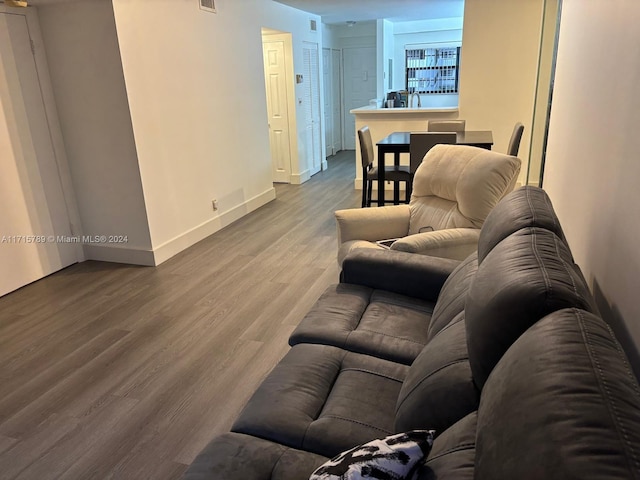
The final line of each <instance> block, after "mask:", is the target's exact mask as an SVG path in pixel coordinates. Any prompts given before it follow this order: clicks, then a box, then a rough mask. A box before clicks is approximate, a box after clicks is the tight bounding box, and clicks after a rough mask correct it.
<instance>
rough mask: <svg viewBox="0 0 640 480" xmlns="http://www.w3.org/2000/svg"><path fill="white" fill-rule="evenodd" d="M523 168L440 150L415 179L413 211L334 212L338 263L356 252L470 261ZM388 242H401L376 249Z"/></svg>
mask: <svg viewBox="0 0 640 480" xmlns="http://www.w3.org/2000/svg"><path fill="white" fill-rule="evenodd" d="M520 164H521V162H520V159H519V158H516V157H513V156H509V155H505V154H502V153H497V152H492V151H490V150H484V149H481V148H476V147H468V146H461V145H436V146H435V147H433V148H432V149H431V150H430V151H429V152H428V153H427V154H426V155H425V157H424V159H423V161H422V163H421V164H420V166H419V167H418V169H417V171H416V173H415V176H414V180H413V192H412V194H411V200H410V203H409V205H393V206H388V207H378V208H366V209H361V208H357V209H348V210H338V211H336V212H335V216H336V221H337V224H338V248H339V249H338V263H339V264H340V265H342V261H343V260H344V257H345V256H346V255H347V253H349V252H350V251H351V250H353V249H355V248H378V249H385V248H390V249H391V250H401V251H405V252H412V253H420V254H424V255H432V256H436V257H445V258H453V259H464V258H466V257H467V256H468V255H469V254H470V253H472V252H473V251H474V250H475V249H476V248H477V245H478V234H479V232H480V227H481V226H482V224H483V223H484V220H485V218H486V217H487V215H488V214H489V212H490V211H491V209H493V207H494V206H495V205H496V204H497V203H498V201H499V200H500V199H501V198H502V197H504V196H505V195H506V194H507V193H509V192H510V191H512V190H513V188H514V186H515V184H516V181H517V179H518V174H519V173H520ZM387 239H397V240H395V241H394V242H393V243H391V245H390V247H389V246H383V245H382V244H381V243H378V242H379V241H383V240H387ZM389 243H390V242H389Z"/></svg>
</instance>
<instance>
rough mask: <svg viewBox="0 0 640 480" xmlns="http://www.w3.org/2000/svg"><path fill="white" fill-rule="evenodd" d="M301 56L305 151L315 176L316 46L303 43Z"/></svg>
mask: <svg viewBox="0 0 640 480" xmlns="http://www.w3.org/2000/svg"><path fill="white" fill-rule="evenodd" d="M302 55H303V60H304V75H303V77H302V78H303V84H304V89H303V90H304V96H303V103H304V115H305V149H306V151H307V159H308V163H307V165H308V168H309V172H310V174H311V175H315V174H316V173H318V172H319V171H320V168H321V162H322V137H321V134H322V132H321V128H320V125H321V117H320V112H321V109H320V69H319V61H318V44H317V43H311V42H303V47H302Z"/></svg>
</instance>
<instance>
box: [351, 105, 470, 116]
mask: <svg viewBox="0 0 640 480" xmlns="http://www.w3.org/2000/svg"><path fill="white" fill-rule="evenodd" d="M457 111H458V107H447V108H431V107H418V108H405V107H399V108H378V107H374V106H373V105H366V106H364V107H359V108H354V109H353V110H349V113H353V114H354V115H358V114H366V115H369V114H373V115H381V114H391V115H402V114H406V113H449V112H457Z"/></svg>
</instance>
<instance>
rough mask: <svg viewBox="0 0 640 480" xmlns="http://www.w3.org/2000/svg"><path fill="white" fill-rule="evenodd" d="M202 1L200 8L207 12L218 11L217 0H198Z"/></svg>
mask: <svg viewBox="0 0 640 480" xmlns="http://www.w3.org/2000/svg"><path fill="white" fill-rule="evenodd" d="M198 1H199V2H200V10H205V11H206V12H211V13H216V2H215V0H198Z"/></svg>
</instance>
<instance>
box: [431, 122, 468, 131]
mask: <svg viewBox="0 0 640 480" xmlns="http://www.w3.org/2000/svg"><path fill="white" fill-rule="evenodd" d="M466 123H467V122H466V121H465V120H429V121H428V122H427V132H464V130H465V128H466Z"/></svg>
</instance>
